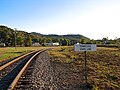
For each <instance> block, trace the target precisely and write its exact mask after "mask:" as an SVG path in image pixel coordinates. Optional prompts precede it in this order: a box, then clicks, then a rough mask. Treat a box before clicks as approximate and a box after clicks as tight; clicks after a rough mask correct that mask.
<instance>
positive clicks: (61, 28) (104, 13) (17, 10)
mask: <svg viewBox="0 0 120 90" xmlns="http://www.w3.org/2000/svg"><path fill="white" fill-rule="evenodd" d="M0 25H6V26H8V27H11V28H17V29H18V30H23V31H27V32H39V33H42V34H59V35H63V34H82V35H84V36H87V37H89V38H91V39H102V38H103V37H106V36H108V38H110V39H114V38H116V37H120V33H119V32H120V0H0Z"/></svg>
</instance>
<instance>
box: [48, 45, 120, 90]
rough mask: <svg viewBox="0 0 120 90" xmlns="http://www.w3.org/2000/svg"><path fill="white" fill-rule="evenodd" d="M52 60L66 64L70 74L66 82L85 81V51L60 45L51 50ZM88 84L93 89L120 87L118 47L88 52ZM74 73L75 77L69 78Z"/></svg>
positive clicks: (113, 89) (106, 89)
mask: <svg viewBox="0 0 120 90" xmlns="http://www.w3.org/2000/svg"><path fill="white" fill-rule="evenodd" d="M49 55H50V57H51V60H52V61H51V62H55V63H59V65H60V64H62V65H66V68H69V70H70V71H69V73H70V75H67V77H66V83H70V82H72V80H76V81H74V82H75V83H76V84H77V83H78V84H80V82H82V83H83V84H84V83H85V78H84V73H85V72H84V71H85V70H84V53H83V52H74V50H73V47H60V48H56V49H53V50H52V51H49ZM87 73H88V85H89V87H90V88H92V90H119V89H120V51H119V50H118V49H117V48H103V47H100V48H97V51H95V52H87ZM72 75H74V78H71V79H70V80H71V81H69V80H67V78H70V77H71V76H72ZM76 78H77V79H76ZM64 81H65V80H64Z"/></svg>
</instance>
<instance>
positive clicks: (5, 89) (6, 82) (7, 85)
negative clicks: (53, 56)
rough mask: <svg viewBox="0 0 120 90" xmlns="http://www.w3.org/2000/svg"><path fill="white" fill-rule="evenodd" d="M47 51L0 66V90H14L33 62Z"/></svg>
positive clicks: (24, 56) (31, 54) (32, 53)
mask: <svg viewBox="0 0 120 90" xmlns="http://www.w3.org/2000/svg"><path fill="white" fill-rule="evenodd" d="M45 50H47V49H44V50H38V51H33V52H30V53H28V54H25V55H23V56H21V57H18V58H16V59H14V60H12V61H11V62H8V63H6V64H4V65H2V66H0V90H13V89H14V87H15V85H16V84H17V82H18V80H19V79H20V77H21V76H22V74H23V73H24V72H25V70H26V69H27V67H28V66H29V65H30V63H31V62H32V60H33V59H34V58H35V57H36V56H37V55H38V54H39V53H41V52H44V51H45ZM11 68H12V69H11Z"/></svg>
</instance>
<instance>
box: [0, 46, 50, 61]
mask: <svg viewBox="0 0 120 90" xmlns="http://www.w3.org/2000/svg"><path fill="white" fill-rule="evenodd" d="M42 48H50V47H16V48H14V47H6V48H0V62H3V61H6V60H9V59H11V58H14V57H17V56H20V55H22V54H25V53H28V52H30V51H33V50H39V49H42Z"/></svg>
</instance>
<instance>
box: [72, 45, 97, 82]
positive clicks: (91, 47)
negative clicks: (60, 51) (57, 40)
mask: <svg viewBox="0 0 120 90" xmlns="http://www.w3.org/2000/svg"><path fill="white" fill-rule="evenodd" d="M74 51H77V52H84V53H85V80H86V83H87V60H86V54H87V51H96V44H75V45H74Z"/></svg>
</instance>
